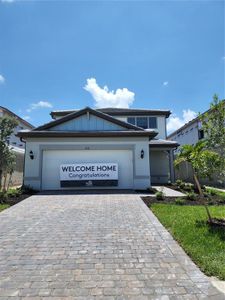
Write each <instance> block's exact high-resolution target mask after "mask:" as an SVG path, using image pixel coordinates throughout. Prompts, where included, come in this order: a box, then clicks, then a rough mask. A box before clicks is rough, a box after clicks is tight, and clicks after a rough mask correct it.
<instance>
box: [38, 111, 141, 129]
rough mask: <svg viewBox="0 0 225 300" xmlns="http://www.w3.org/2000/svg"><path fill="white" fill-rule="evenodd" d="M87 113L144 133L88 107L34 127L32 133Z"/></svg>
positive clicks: (135, 127)
mask: <svg viewBox="0 0 225 300" xmlns="http://www.w3.org/2000/svg"><path fill="white" fill-rule="evenodd" d="M87 112H89V113H91V114H93V115H95V116H97V117H99V118H102V119H104V120H106V121H109V122H111V123H114V124H116V125H119V126H121V127H124V128H126V129H128V130H131V129H132V130H137V131H144V129H143V128H141V127H138V126H136V125H132V124H129V123H127V122H124V121H121V120H118V119H116V118H114V117H112V116H110V115H108V114H106V113H103V112H101V111H97V110H95V109H93V108H90V107H88V106H87V107H85V108H83V109H80V110H79V111H75V112H72V113H70V114H68V115H66V116H64V117H62V118H60V119H57V120H54V121H51V122H49V123H47V124H44V125H42V126H39V127H36V128H35V129H34V131H42V130H46V129H49V128H52V127H54V126H56V125H59V124H62V123H64V122H67V121H70V120H72V119H75V118H78V117H80V116H81V115H84V114H85V113H87Z"/></svg>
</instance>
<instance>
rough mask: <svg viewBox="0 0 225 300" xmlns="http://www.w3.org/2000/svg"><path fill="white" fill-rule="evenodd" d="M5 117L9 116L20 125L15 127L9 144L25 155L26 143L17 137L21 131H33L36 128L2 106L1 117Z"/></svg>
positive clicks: (0, 107) (0, 108)
mask: <svg viewBox="0 0 225 300" xmlns="http://www.w3.org/2000/svg"><path fill="white" fill-rule="evenodd" d="M3 116H8V117H11V118H15V119H16V120H17V122H18V125H17V126H16V127H15V129H14V131H13V133H12V134H11V136H10V137H9V140H8V143H9V145H10V146H11V147H12V149H14V150H15V151H17V152H22V153H24V149H25V143H24V142H22V141H21V140H20V138H19V137H18V136H16V135H17V133H18V132H19V131H20V130H24V129H25V130H32V129H34V126H33V125H31V124H30V123H29V122H27V121H26V120H24V119H22V118H21V117H19V116H18V115H16V114H15V113H13V112H12V111H10V110H9V109H7V108H5V107H3V106H0V117H3Z"/></svg>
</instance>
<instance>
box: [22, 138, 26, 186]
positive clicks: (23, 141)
mask: <svg viewBox="0 0 225 300" xmlns="http://www.w3.org/2000/svg"><path fill="white" fill-rule="evenodd" d="M20 141H21V142H22V143H25V152H24V157H23V185H22V186H24V174H25V162H26V159H25V157H26V152H27V143H26V141H25V140H23V138H22V137H20Z"/></svg>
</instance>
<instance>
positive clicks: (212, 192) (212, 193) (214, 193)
mask: <svg viewBox="0 0 225 300" xmlns="http://www.w3.org/2000/svg"><path fill="white" fill-rule="evenodd" d="M207 192H208V193H209V194H210V195H211V196H215V195H217V192H216V190H214V189H207Z"/></svg>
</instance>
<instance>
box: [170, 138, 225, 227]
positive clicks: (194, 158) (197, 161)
mask: <svg viewBox="0 0 225 300" xmlns="http://www.w3.org/2000/svg"><path fill="white" fill-rule="evenodd" d="M182 162H188V163H190V165H191V167H192V170H193V177H194V182H195V185H196V187H197V189H198V192H199V196H200V199H201V201H202V203H203V205H204V206H205V209H206V212H207V215H208V219H209V221H210V222H212V217H211V215H210V212H209V209H208V206H207V205H206V203H205V201H204V194H203V191H202V188H201V185H200V182H199V177H200V176H201V177H204V178H211V174H213V172H214V170H216V169H217V168H218V165H219V164H220V155H219V154H218V153H216V152H214V151H212V150H209V149H206V142H205V141H200V142H198V143H197V144H195V145H194V146H193V145H183V146H182V147H181V151H180V153H179V154H178V156H177V158H176V159H175V161H174V164H175V166H178V165H180V164H181V163H182Z"/></svg>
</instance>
